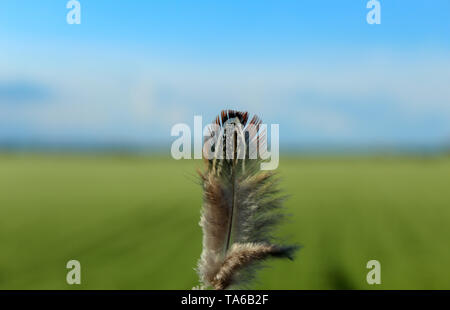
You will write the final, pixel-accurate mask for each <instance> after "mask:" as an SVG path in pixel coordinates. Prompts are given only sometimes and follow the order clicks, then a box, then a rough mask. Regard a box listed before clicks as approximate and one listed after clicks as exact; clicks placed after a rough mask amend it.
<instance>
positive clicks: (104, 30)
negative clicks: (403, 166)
mask: <svg viewBox="0 0 450 310" xmlns="http://www.w3.org/2000/svg"><path fill="white" fill-rule="evenodd" d="M79 2H80V3H81V25H68V24H67V23H66V14H67V12H68V11H69V10H68V9H66V3H67V1H65V0H45V1H23V0H4V1H2V4H1V5H0V143H1V142H2V141H3V142H8V143H11V141H12V142H14V143H19V144H20V143H23V144H27V143H33V142H45V143H54V144H62V143H65V144H70V143H93V144H95V143H118V144H121V143H124V144H138V145H154V144H160V143H168V142H170V141H171V140H172V139H173V138H172V137H171V136H170V128H171V127H172V126H173V125H174V124H175V123H178V122H184V123H188V124H192V123H193V116H194V115H202V116H203V118H204V122H205V123H206V122H207V121H209V120H212V118H213V117H214V115H215V114H217V113H218V112H219V111H220V110H221V109H223V108H235V109H245V110H249V111H250V112H252V113H258V114H260V115H261V116H262V118H263V119H264V121H265V122H267V123H279V124H280V139H281V143H282V144H281V147H283V145H289V146H296V147H300V148H301V147H308V146H311V145H323V146H327V145H330V146H345V145H359V146H367V145H374V146H377V145H381V146H390V147H395V146H407V145H423V146H439V145H442V144H448V143H450V87H449V85H450V2H449V1H447V0H434V1H418V0H417V1H406V0H403V1H401V0H396V1H394V0H389V1H388V0H384V1H383V0H380V3H381V24H380V25H369V24H367V22H366V14H367V13H368V11H369V10H368V9H367V8H366V3H367V1H366V0H360V1H356V0H355V1H331V0H328V1H322V0H320V1H319V0H314V1H313V0H310V1H298V0H296V1H283V0H280V1H261V0H259V1H256V0H251V1H230V0H228V1H195V0H192V1H156V0H154V1H137V0H135V1H119V0H116V1H107V0H80V1H79Z"/></svg>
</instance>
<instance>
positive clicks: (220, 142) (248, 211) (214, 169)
mask: <svg viewBox="0 0 450 310" xmlns="http://www.w3.org/2000/svg"><path fill="white" fill-rule="evenodd" d="M247 122H248V113H247V112H245V113H244V112H237V111H232V110H228V111H222V113H221V115H220V116H218V117H217V119H216V120H215V123H216V125H217V127H218V128H220V130H221V132H222V135H221V134H219V135H218V136H216V135H217V132H215V133H214V132H211V134H210V136H209V137H207V138H206V140H205V144H206V143H207V142H208V140H209V139H214V137H215V136H216V141H215V142H214V143H211V146H212V150H213V151H214V153H213V154H214V155H213V156H212V157H211V156H210V157H209V158H210V159H205V162H206V171H205V172H200V176H201V180H202V185H203V208H202V212H201V219H200V226H201V227H202V229H203V251H202V254H201V257H200V260H199V262H198V267H197V272H198V274H199V277H200V282H201V283H202V287H203V288H207V287H213V288H214V289H228V288H231V287H237V286H242V285H245V284H248V281H249V280H251V279H252V278H253V277H254V274H255V271H256V269H257V267H259V266H260V265H261V264H260V263H261V262H262V261H264V260H266V259H267V258H272V257H273V258H288V259H291V260H292V259H293V254H294V252H295V251H296V250H297V246H284V245H277V244H274V242H275V238H274V236H273V235H272V231H273V228H274V226H276V225H277V224H278V223H279V222H280V221H281V220H282V219H283V213H281V212H280V211H281V208H282V202H283V197H281V196H280V195H279V191H278V189H277V180H276V178H274V173H273V172H271V171H261V170H260V164H261V162H262V161H261V159H254V158H255V157H256V156H255V155H256V154H254V152H255V150H254V149H253V148H251V147H250V145H252V143H256V144H253V145H261V144H262V143H263V142H264V141H263V140H264V139H263V137H265V132H261V130H260V124H261V121H260V119H259V118H258V117H256V116H254V117H253V118H252V119H251V121H250V122H249V123H247ZM230 126H232V127H230ZM250 127H252V128H253V129H255V130H248V129H249V128H250ZM226 128H234V130H233V131H232V134H231V135H230V134H228V133H226V134H223V133H224V132H226ZM246 129H247V130H246ZM217 137H218V138H217ZM211 141H213V140H211ZM211 141H210V142H211ZM239 143H241V144H239ZM239 145H241V146H242V145H243V146H244V147H239ZM230 149H231V150H232V152H233V154H232V155H233V156H232V157H227V156H226V154H227V153H226V152H227V151H229V150H230ZM219 151H220V152H219ZM242 152H244V153H242ZM219 153H221V154H223V156H220V155H219Z"/></svg>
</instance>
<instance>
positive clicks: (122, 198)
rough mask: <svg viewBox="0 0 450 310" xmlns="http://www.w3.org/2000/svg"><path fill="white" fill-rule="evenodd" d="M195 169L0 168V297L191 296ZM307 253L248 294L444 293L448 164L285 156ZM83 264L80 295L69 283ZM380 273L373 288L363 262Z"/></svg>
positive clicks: (146, 159)
mask: <svg viewBox="0 0 450 310" xmlns="http://www.w3.org/2000/svg"><path fill="white" fill-rule="evenodd" d="M201 167H202V162H201V161H193V160H181V161H175V160H173V159H170V158H166V157H163V156H134V155H126V154H124V155H106V154H104V155H67V154H66V155H63V156H61V155H39V154H34V155H32V154H26V155H21V154H4V155H2V156H0V191H1V194H0V206H1V207H0V244H1V249H0V289H80V288H81V289H191V288H192V287H193V286H195V285H197V284H198V280H197V276H196V273H195V271H194V267H195V266H196V262H197V259H198V258H199V255H200V252H201V229H200V227H199V226H198V221H199V215H200V207H201V188H200V186H199V185H198V184H197V177H196V173H195V169H196V168H201ZM279 174H280V176H281V178H282V183H281V184H282V187H283V189H284V191H285V193H287V194H289V195H290V198H289V199H288V201H287V203H286V205H287V209H288V212H289V213H290V214H291V215H292V216H291V218H290V220H289V221H288V222H287V223H286V224H285V225H284V226H282V227H281V230H280V235H282V236H285V237H288V239H289V240H291V241H294V242H298V243H300V244H302V245H303V249H302V250H301V251H300V252H299V254H298V256H297V259H296V260H295V261H294V262H289V261H270V262H269V264H268V268H265V269H263V270H262V271H261V272H260V274H259V277H258V281H257V282H255V283H254V285H253V286H252V288H255V289H262V288H264V289H450V269H449V268H448V262H450V248H449V236H450V225H449V223H450V222H449V221H450V191H449V190H448V189H449V183H450V157H448V156H444V155H442V156H437V155H436V156H426V157H419V156H417V157H413V156H411V157H407V156H358V157H356V156H321V157H320V156H319V157H317V156H316V157H307V156H285V157H282V158H281V161H280V168H279ZM72 259H76V260H79V261H80V263H81V270H82V272H81V273H82V284H81V285H79V286H77V285H73V286H70V285H68V284H67V283H66V274H67V272H68V270H67V269H66V263H67V262H68V261H69V260H72ZM371 259H376V260H379V261H380V263H381V280H382V284H381V285H375V286H370V285H368V284H367V282H366V275H367V272H368V271H369V270H368V269H366V263H367V262H368V261H369V260H371Z"/></svg>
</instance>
